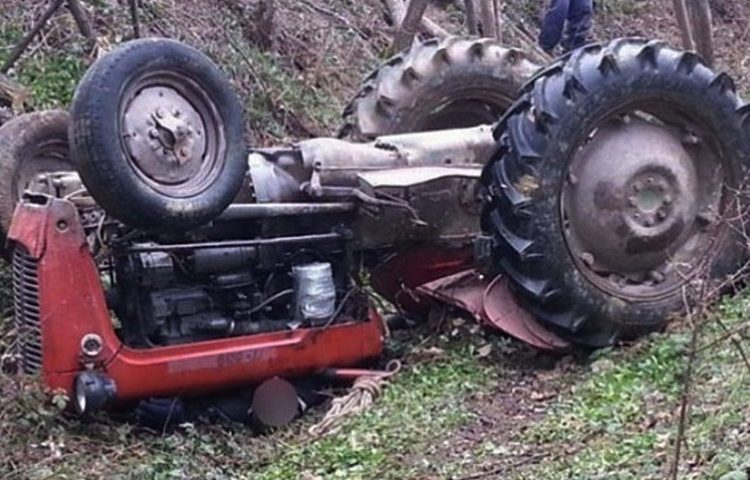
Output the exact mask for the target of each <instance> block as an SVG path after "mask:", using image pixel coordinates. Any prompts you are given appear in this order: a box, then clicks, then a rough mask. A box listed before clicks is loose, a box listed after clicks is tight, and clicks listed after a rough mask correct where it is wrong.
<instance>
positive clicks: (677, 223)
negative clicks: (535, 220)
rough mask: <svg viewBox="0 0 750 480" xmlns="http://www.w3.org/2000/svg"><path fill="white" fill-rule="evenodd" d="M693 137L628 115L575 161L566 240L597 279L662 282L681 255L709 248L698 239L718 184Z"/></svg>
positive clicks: (566, 195) (602, 131)
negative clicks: (709, 174) (707, 177)
mask: <svg viewBox="0 0 750 480" xmlns="http://www.w3.org/2000/svg"><path fill="white" fill-rule="evenodd" d="M689 140H690V141H686V137H685V136H684V135H682V134H681V133H680V130H679V129H678V128H676V127H669V126H665V125H662V124H657V123H652V122H649V121H646V120H645V119H642V118H638V117H635V118H634V117H624V120H623V119H617V120H613V121H611V122H609V123H608V124H606V125H605V126H603V127H601V128H599V129H597V130H596V131H595V132H594V133H593V134H592V135H591V136H590V141H589V142H588V143H587V144H586V145H585V146H584V147H582V148H581V149H580V150H579V152H578V154H577V155H576V157H575V158H574V159H573V160H572V161H571V163H570V165H569V171H568V173H569V177H568V181H567V182H566V184H565V185H564V187H563V194H562V197H561V201H562V208H563V215H564V219H565V224H566V227H567V228H566V236H567V241H568V245H569V248H570V249H571V253H572V254H573V255H574V256H576V257H577V259H578V260H580V261H582V262H583V263H584V264H585V265H586V267H588V270H589V271H591V272H593V273H595V274H596V275H597V276H598V277H599V279H603V280H604V281H606V282H609V283H610V284H614V285H616V286H617V288H620V287H622V284H623V283H630V284H633V283H638V284H643V283H644V282H649V283H651V284H654V283H660V282H662V281H664V280H665V278H666V277H667V276H669V275H670V274H674V271H673V270H674V269H673V268H672V267H670V262H674V261H675V257H676V256H679V255H676V254H677V253H678V252H682V257H685V258H688V259H691V258H690V257H691V256H692V255H693V254H694V253H696V252H695V250H696V249H698V248H703V247H705V243H703V244H701V242H699V241H697V240H696V239H697V238H698V237H699V236H700V235H701V228H700V224H701V221H700V219H701V218H704V217H705V216H706V211H704V210H711V209H712V208H715V207H716V202H715V201H714V200H717V197H716V195H715V190H716V188H715V186H716V182H715V181H708V180H705V181H704V180H703V179H702V178H701V177H703V176H705V172H704V171H703V170H702V169H701V170H699V169H698V167H697V165H698V163H699V162H696V158H695V156H696V155H698V154H700V153H701V147H700V146H696V145H697V144H698V142H699V141H698V139H697V138H696V137H695V136H690V137H689ZM712 175H713V177H714V178H715V177H716V172H713V174H712ZM719 185H720V183H719ZM681 249H682V250H686V252H683V251H682V250H681ZM677 261H679V259H677ZM688 261H689V260H688ZM670 272H671V273H670Z"/></svg>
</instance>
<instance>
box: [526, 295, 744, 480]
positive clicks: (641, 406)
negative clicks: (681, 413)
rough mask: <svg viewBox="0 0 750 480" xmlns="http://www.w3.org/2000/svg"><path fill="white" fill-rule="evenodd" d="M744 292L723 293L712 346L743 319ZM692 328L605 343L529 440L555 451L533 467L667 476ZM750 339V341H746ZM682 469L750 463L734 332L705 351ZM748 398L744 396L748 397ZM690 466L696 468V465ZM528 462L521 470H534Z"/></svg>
mask: <svg viewBox="0 0 750 480" xmlns="http://www.w3.org/2000/svg"><path fill="white" fill-rule="evenodd" d="M749 308H750V295H749V294H747V293H745V294H742V295H740V296H737V297H735V298H732V299H728V300H726V301H724V302H723V303H722V304H721V305H720V306H719V307H718V308H717V309H716V311H715V313H714V314H713V316H711V317H709V319H708V320H707V321H706V323H705V326H704V329H703V332H702V334H701V337H700V343H701V344H702V345H708V344H711V343H712V342H714V341H715V340H716V339H718V338H720V337H721V336H722V335H723V334H724V328H723V327H722V326H721V325H720V324H719V323H718V322H717V320H716V318H721V319H722V320H723V322H724V324H725V325H726V326H727V327H728V328H730V329H731V328H732V326H736V325H738V324H740V323H741V322H742V321H743V319H744V318H745V312H747V311H748V309H749ZM689 342H690V333H689V332H688V331H687V329H686V327H681V328H680V329H678V331H676V332H672V333H668V334H659V335H653V336H651V337H650V338H648V339H646V340H644V341H642V342H641V343H640V344H638V345H636V346H635V348H633V349H630V350H628V349H617V350H615V351H610V352H604V353H603V354H601V355H599V356H598V357H597V358H596V359H594V361H593V362H592V363H591V365H590V371H589V372H588V373H586V374H585V375H584V377H583V379H581V380H580V381H578V382H576V383H575V385H574V386H573V387H572V388H571V391H570V392H569V393H567V394H566V395H564V396H563V399H562V400H561V401H560V402H559V403H558V404H557V406H556V407H555V408H554V409H552V410H551V411H550V412H549V413H548V414H547V416H546V419H545V421H543V422H541V423H540V424H538V425H537V426H535V427H534V428H532V429H530V430H529V431H528V432H527V434H526V436H525V438H524V440H525V441H527V442H528V443H529V444H533V445H537V446H539V448H543V449H546V450H547V451H549V452H550V455H549V461H547V462H545V463H544V464H539V465H536V466H534V467H531V468H530V469H529V470H530V471H532V472H533V475H536V476H538V478H546V479H569V478H580V479H599V478H601V479H605V478H606V479H634V480H635V479H638V480H641V479H662V478H665V475H666V471H667V469H668V467H669V465H670V462H671V459H672V454H673V449H674V442H675V438H676V431H677V411H678V408H679V404H680V398H681V391H682V380H683V378H684V374H685V368H686V365H687V359H688V349H689ZM744 343H745V344H746V345H748V346H750V342H746V341H745V342H744ZM693 382H694V388H693V390H692V393H691V399H692V409H691V416H690V423H689V428H688V430H687V433H686V439H687V447H686V448H685V451H684V453H683V457H682V459H683V461H682V462H681V465H682V466H683V471H682V472H681V475H680V478H696V479H698V478H718V476H720V475H721V474H724V473H726V472H728V471H732V470H735V469H738V468H741V467H744V466H746V465H747V464H748V463H750V456H749V454H750V447H747V445H748V443H747V442H748V440H750V430H748V428H747V423H746V422H747V418H748V416H749V415H750V407H749V406H748V402H747V401H746V398H747V397H746V395H747V392H748V388H750V375H748V370H747V367H746V365H745V364H744V363H743V361H742V359H741V357H740V355H739V352H738V350H737V349H736V348H735V347H734V346H733V345H732V344H731V343H730V342H728V341H725V342H721V343H718V344H717V345H716V346H715V347H713V348H711V349H708V350H706V351H704V352H702V354H701V355H700V356H699V359H698V362H697V364H696V370H695V373H694V375H693ZM743 398H744V400H743ZM688 466H689V468H688ZM529 474H530V472H529V471H525V473H523V474H522V475H521V476H520V477H518V478H528V477H527V476H525V475H529Z"/></svg>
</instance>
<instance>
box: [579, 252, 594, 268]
mask: <svg viewBox="0 0 750 480" xmlns="http://www.w3.org/2000/svg"><path fill="white" fill-rule="evenodd" d="M581 260H582V261H583V263H585V264H586V266H588V267H589V268H591V266H592V265H593V264H594V256H593V255H592V254H590V253H589V252H583V253H581Z"/></svg>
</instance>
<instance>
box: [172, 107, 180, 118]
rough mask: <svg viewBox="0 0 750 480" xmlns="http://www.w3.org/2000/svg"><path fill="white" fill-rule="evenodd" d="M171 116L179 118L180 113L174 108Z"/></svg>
mask: <svg viewBox="0 0 750 480" xmlns="http://www.w3.org/2000/svg"><path fill="white" fill-rule="evenodd" d="M172 114H173V115H174V116H175V117H179V116H180V115H181V114H182V112H180V111H179V110H178V109H176V108H175V109H174V111H173V112H172Z"/></svg>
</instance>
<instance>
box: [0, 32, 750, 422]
mask: <svg viewBox="0 0 750 480" xmlns="http://www.w3.org/2000/svg"><path fill="white" fill-rule="evenodd" d="M157 53H158V54H157ZM739 106H740V105H739V100H738V98H737V97H736V94H735V92H734V88H733V85H732V82H731V79H729V78H728V77H726V76H725V75H723V74H715V73H714V72H712V71H711V70H710V69H709V68H707V67H706V66H705V65H703V64H702V63H701V61H700V59H699V58H698V57H696V56H695V55H693V54H691V53H683V52H678V51H675V50H673V49H671V48H669V47H668V46H666V45H664V44H662V43H657V42H647V41H643V40H636V39H623V40H617V41H614V42H612V43H609V44H605V45H593V46H588V47H585V48H583V49H581V50H579V51H576V52H574V53H573V54H571V55H569V56H567V57H565V58H563V59H560V60H558V61H557V62H555V63H554V64H552V65H550V66H548V67H546V68H544V69H538V67H536V66H535V65H533V64H532V63H530V62H529V61H528V60H526V59H525V57H524V56H523V54H522V53H521V52H518V51H516V50H508V49H505V48H503V47H501V46H500V45H498V44H497V43H495V42H494V41H492V40H476V39H461V38H453V39H449V40H446V41H442V42H434V41H433V42H427V43H424V44H417V45H415V46H414V47H412V49H411V51H410V52H407V53H405V54H402V55H397V56H396V57H394V58H392V59H390V60H389V61H387V62H386V64H385V65H384V66H383V67H382V68H381V69H379V70H378V71H376V72H374V73H373V74H372V75H371V76H370V77H368V79H367V80H366V82H365V85H364V86H363V88H362V89H361V91H360V92H359V94H358V95H357V97H356V98H355V99H354V100H353V102H352V103H351V105H350V106H349V107H348V108H347V111H346V112H345V119H346V122H345V125H344V127H342V129H341V130H340V138H320V139H310V140H304V141H301V142H299V143H297V144H295V145H293V146H290V147H279V148H269V149H254V148H249V149H248V147H247V146H246V143H245V141H246V135H245V132H244V130H243V125H244V123H243V119H242V108H241V103H240V102H239V100H238V99H237V98H236V97H235V95H234V93H233V92H232V89H231V88H230V86H229V84H228V82H227V81H226V80H225V79H224V77H223V76H222V74H221V73H220V72H219V70H218V69H217V68H216V67H215V66H214V65H213V64H212V63H211V62H210V61H209V60H208V59H207V58H206V57H204V56H203V55H201V54H200V53H199V52H197V51H196V50H194V49H192V48H189V47H187V46H185V45H182V44H180V43H178V42H174V41H170V40H153V39H152V40H140V41H134V42H129V43H126V44H123V45H121V46H120V47H118V48H117V49H115V50H114V51H113V52H111V53H110V54H108V55H107V56H105V57H103V58H102V59H100V60H98V61H97V62H96V63H95V64H94V65H92V66H91V68H90V69H89V71H88V72H87V74H86V75H85V77H84V78H83V80H82V81H81V83H80V85H79V86H78V89H77V91H76V95H75V98H74V101H73V106H72V109H71V112H70V114H69V116H68V114H67V113H63V112H53V113H36V114H31V115H30V116H27V117H22V118H19V119H16V120H15V121H14V122H11V123H9V124H7V125H5V126H3V128H2V129H0V146H2V148H0V160H2V164H3V167H2V168H5V169H6V173H7V174H6V175H4V176H3V178H2V179H0V181H2V182H5V183H2V184H0V186H1V187H2V188H3V191H2V194H3V197H2V202H3V203H2V205H0V206H2V211H0V220H1V221H2V223H3V227H4V228H6V229H8V244H9V250H8V252H9V253H8V254H7V255H8V256H12V259H13V260H12V261H13V272H14V287H15V307H16V314H15V318H16V322H17V326H18V331H19V333H20V334H21V337H20V338H21V341H20V342H19V345H20V351H19V358H20V364H21V366H22V367H23V370H24V371H25V372H27V373H32V374H33V373H39V374H41V375H42V376H43V378H44V381H45V383H46V385H47V386H49V387H50V388H51V389H62V390H63V391H65V392H66V393H68V394H69V395H70V396H71V398H74V399H75V401H74V405H76V407H77V408H78V410H79V411H81V412H86V411H93V410H96V409H98V408H101V407H103V406H106V405H111V404H114V405H118V404H119V405H122V404H129V403H133V402H137V401H141V400H144V399H149V398H159V397H176V396H191V395H193V396H196V395H205V394H207V393H210V392H220V391H223V390H227V389H230V388H236V387H243V386H247V387H256V386H258V388H256V389H255V395H253V396H252V399H251V400H249V401H250V403H251V406H250V409H249V410H250V411H251V412H255V415H256V417H257V416H259V415H260V416H263V415H261V414H260V413H258V412H263V411H265V410H267V409H266V408H264V407H265V406H268V405H269V404H276V405H288V406H289V408H288V409H289V412H281V413H279V412H278V411H273V412H272V413H271V414H268V415H266V417H265V420H264V419H263V418H261V419H260V421H261V422H263V421H265V423H270V424H275V423H278V419H279V418H287V417H291V416H293V415H294V413H296V409H297V408H298V405H299V404H300V403H301V402H296V395H297V394H298V391H297V390H296V389H295V386H294V382H295V379H297V378H300V377H309V376H316V375H329V376H336V375H339V376H342V377H346V376H347V371H346V370H341V367H351V366H354V365H357V364H360V363H362V362H364V361H366V360H368V359H373V358H376V357H377V356H378V355H380V353H381V351H382V347H383V328H382V319H381V318H380V316H379V314H378V312H377V311H376V310H375V309H374V308H373V306H372V302H371V300H370V298H369V293H368V292H370V291H375V292H376V293H378V294H380V295H382V296H384V297H385V298H387V299H388V300H389V301H390V302H392V303H393V304H394V305H395V306H396V307H398V308H399V309H401V310H402V311H404V312H406V313H407V314H410V315H413V316H419V315H423V314H424V313H425V312H426V311H427V310H428V309H429V308H430V306H431V305H432V304H433V303H434V302H439V303H444V304H449V305H452V306H454V307H457V308H460V309H463V310H465V311H466V312H467V313H468V314H470V315H472V316H473V317H475V318H476V319H477V320H478V321H480V322H481V323H483V324H485V325H487V326H490V327H495V328H499V329H501V330H503V331H505V332H507V333H509V334H511V335H513V336H515V337H517V338H519V339H521V340H523V341H525V342H527V343H530V344H532V345H534V346H536V347H537V348H542V349H548V350H563V349H569V348H574V346H576V345H578V346H583V347H587V348H590V347H600V346H605V345H611V344H614V343H615V342H617V341H619V340H622V339H630V338H635V337H636V336H638V335H641V334H644V333H647V332H650V331H654V330H658V329H660V328H662V327H663V326H664V325H665V324H666V322H667V321H668V320H669V319H670V318H671V317H672V316H674V315H676V314H679V313H680V311H681V310H682V309H683V308H684V307H685V305H686V302H687V303H688V304H689V302H690V301H691V298H690V295H689V294H686V293H685V292H686V289H687V287H688V286H689V285H691V284H692V283H694V282H695V281H696V280H707V279H708V280H716V281H717V282H723V281H724V280H725V278H726V277H727V276H730V275H731V274H732V273H733V272H735V271H736V269H737V268H738V266H739V265H740V264H741V262H742V260H743V257H744V246H743V244H742V241H741V240H742V239H741V237H740V234H739V232H740V231H741V228H738V227H740V225H738V219H739V218H740V217H741V215H739V214H738V213H739V212H740V209H741V208H742V196H741V195H738V192H739V190H740V187H741V186H742V182H743V179H744V177H745V175H746V173H747V172H746V169H747V165H748V152H750V149H748V139H747V134H746V132H745V131H744V130H743V119H742V117H741V110H740V111H739V112H738V109H739ZM23 192H25V193H23ZM19 201H20V203H18V207H17V208H16V210H15V214H14V215H13V216H12V218H13V220H12V223H10V219H11V210H12V209H13V206H14V205H15V204H16V203H17V202H19ZM10 252H12V253H10ZM365 272H369V273H370V275H363V273H365ZM365 278H367V281H365ZM349 373H351V372H349ZM281 379H285V380H281ZM287 381H290V382H292V383H289V382H287ZM280 385H281V386H280ZM279 398H282V400H283V399H286V400H289V399H290V398H291V401H280V400H279ZM271 410H273V409H271ZM247 411H248V408H244V410H243V412H245V413H246V412H247Z"/></svg>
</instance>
